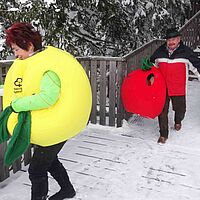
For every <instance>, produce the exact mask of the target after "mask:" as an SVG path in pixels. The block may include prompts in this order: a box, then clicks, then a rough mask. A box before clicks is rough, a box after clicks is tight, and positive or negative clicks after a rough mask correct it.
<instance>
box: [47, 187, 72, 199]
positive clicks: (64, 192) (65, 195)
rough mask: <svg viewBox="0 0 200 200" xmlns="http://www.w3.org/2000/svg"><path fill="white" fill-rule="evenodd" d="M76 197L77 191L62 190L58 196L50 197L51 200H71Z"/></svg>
mask: <svg viewBox="0 0 200 200" xmlns="http://www.w3.org/2000/svg"><path fill="white" fill-rule="evenodd" d="M75 195H76V191H75V190H72V191H70V192H69V191H67V190H62V189H61V190H60V191H59V192H57V193H56V194H54V195H53V196H51V197H49V200H63V199H71V198H73V197H74V196H75Z"/></svg>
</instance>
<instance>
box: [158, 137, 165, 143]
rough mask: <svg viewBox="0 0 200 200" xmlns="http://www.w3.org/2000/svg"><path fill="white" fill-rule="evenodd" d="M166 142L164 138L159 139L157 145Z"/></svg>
mask: <svg viewBox="0 0 200 200" xmlns="http://www.w3.org/2000/svg"><path fill="white" fill-rule="evenodd" d="M166 140H167V138H165V137H159V138H158V141H157V143H160V144H165V143H166Z"/></svg>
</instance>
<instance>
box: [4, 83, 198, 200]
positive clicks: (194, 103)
mask: <svg viewBox="0 0 200 200" xmlns="http://www.w3.org/2000/svg"><path fill="white" fill-rule="evenodd" d="M199 100H200V83H199V82H197V81H192V82H189V85H188V98H187V114H186V117H185V120H184V123H183V128H182V130H181V131H180V132H176V131H174V130H173V129H172V128H170V135H169V139H168V141H167V143H166V144H165V145H159V144H157V143H156V142H157V139H158V136H159V133H158V123H157V119H155V120H150V119H144V118H140V117H137V116H133V117H132V118H131V120H130V121H129V122H126V121H124V123H123V127H121V128H111V127H105V126H104V127H103V126H100V125H91V124H90V125H89V126H88V127H87V129H85V130H84V131H83V132H82V133H80V134H79V135H77V136H76V137H74V138H73V139H71V140H69V141H68V143H67V144H66V145H65V147H64V149H63V150H62V152H61V153H60V159H62V162H63V164H64V165H65V166H66V168H67V169H68V172H69V175H70V178H71V181H72V182H73V184H74V186H75V188H76V190H77V195H76V197H75V198H74V200H111V199H113V200H122V199H123V200H169V199H170V200H177V199H181V200H199V199H200V172H199V169H200V137H199V134H200V101H199ZM169 116H170V122H169V125H170V127H173V120H172V116H173V115H172V111H170V115H169ZM26 170H27V168H24V171H21V172H18V173H16V174H12V175H11V177H10V178H9V179H7V180H6V181H4V182H2V183H0V199H1V200H30V182H29V179H28V173H27V172H26ZM49 181H50V188H49V189H50V191H49V195H51V194H53V193H55V192H56V191H57V190H58V189H59V188H58V186H57V184H56V182H55V181H54V180H53V179H52V178H51V177H49Z"/></svg>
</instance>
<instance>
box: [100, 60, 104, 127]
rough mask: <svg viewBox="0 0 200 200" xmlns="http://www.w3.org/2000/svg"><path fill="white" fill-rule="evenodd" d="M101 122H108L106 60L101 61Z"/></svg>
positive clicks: (102, 123)
mask: <svg viewBox="0 0 200 200" xmlns="http://www.w3.org/2000/svg"><path fill="white" fill-rule="evenodd" d="M99 95H100V124H101V125H105V124H106V61H104V60H103V61H100V94H99Z"/></svg>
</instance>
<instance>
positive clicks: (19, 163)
mask: <svg viewBox="0 0 200 200" xmlns="http://www.w3.org/2000/svg"><path fill="white" fill-rule="evenodd" d="M12 168H13V173H16V172H18V171H19V170H21V168H22V161H21V157H20V158H19V159H17V160H16V161H15V162H14V163H13V165H12Z"/></svg>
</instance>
